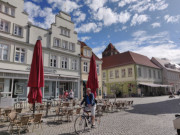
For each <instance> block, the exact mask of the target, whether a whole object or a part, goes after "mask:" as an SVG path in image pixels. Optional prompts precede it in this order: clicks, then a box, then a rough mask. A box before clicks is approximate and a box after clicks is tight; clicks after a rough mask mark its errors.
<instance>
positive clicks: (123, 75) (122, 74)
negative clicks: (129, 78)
mask: <svg viewBox="0 0 180 135" xmlns="http://www.w3.org/2000/svg"><path fill="white" fill-rule="evenodd" d="M121 77H122V78H125V77H126V69H125V68H124V69H121Z"/></svg>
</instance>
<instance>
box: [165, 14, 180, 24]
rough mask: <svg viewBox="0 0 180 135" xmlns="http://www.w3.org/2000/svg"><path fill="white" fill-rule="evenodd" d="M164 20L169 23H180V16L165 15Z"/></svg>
mask: <svg viewBox="0 0 180 135" xmlns="http://www.w3.org/2000/svg"><path fill="white" fill-rule="evenodd" d="M164 20H165V21H166V22H167V23H178V22H179V21H180V15H176V16H170V15H165V16H164Z"/></svg>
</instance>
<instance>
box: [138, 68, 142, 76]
mask: <svg viewBox="0 0 180 135" xmlns="http://www.w3.org/2000/svg"><path fill="white" fill-rule="evenodd" d="M138 76H139V77H141V76H142V72H141V68H140V67H138Z"/></svg>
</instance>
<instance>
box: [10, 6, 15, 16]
mask: <svg viewBox="0 0 180 135" xmlns="http://www.w3.org/2000/svg"><path fill="white" fill-rule="evenodd" d="M11 15H12V16H15V9H14V8H11Z"/></svg>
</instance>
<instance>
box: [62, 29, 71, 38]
mask: <svg viewBox="0 0 180 135" xmlns="http://www.w3.org/2000/svg"><path fill="white" fill-rule="evenodd" d="M60 34H61V35H64V36H67V37H70V30H69V29H67V28H64V27H61V28H60Z"/></svg>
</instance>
